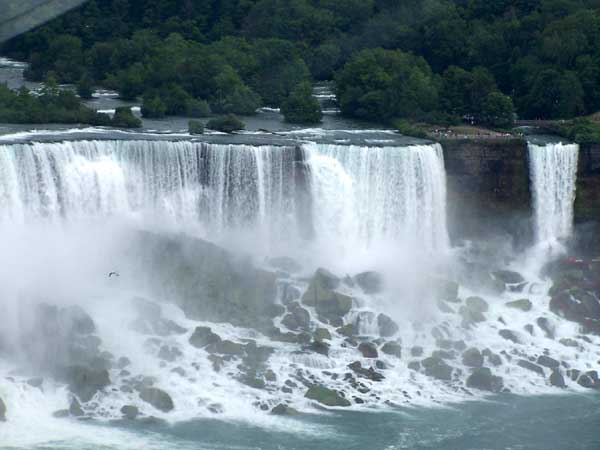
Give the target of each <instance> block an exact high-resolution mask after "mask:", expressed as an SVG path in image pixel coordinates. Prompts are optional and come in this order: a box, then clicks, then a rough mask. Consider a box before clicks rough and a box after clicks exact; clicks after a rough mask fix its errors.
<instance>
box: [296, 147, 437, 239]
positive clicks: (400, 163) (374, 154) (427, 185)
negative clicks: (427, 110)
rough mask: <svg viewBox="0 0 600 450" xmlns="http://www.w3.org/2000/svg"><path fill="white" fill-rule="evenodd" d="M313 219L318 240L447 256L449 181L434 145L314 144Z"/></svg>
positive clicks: (310, 153) (310, 162)
mask: <svg viewBox="0 0 600 450" xmlns="http://www.w3.org/2000/svg"><path fill="white" fill-rule="evenodd" d="M307 150H308V155H309V158H310V159H309V164H310V168H311V171H312V191H313V195H312V198H313V206H314V209H313V215H314V224H315V229H316V230H318V231H317V234H318V238H319V239H320V240H321V241H323V242H331V241H334V242H340V240H341V241H343V246H344V247H345V248H346V249H348V248H354V249H356V248H359V249H362V248H365V247H369V246H370V245H374V244H381V243H389V242H398V241H408V242H417V246H418V247H419V248H420V249H426V250H428V251H443V250H444V249H446V248H447V247H448V234H447V230H446V177H445V171H444V159H443V154H442V148H441V146H440V145H439V144H434V145H411V146H407V147H366V146H355V145H334V144H311V145H308V146H307Z"/></svg>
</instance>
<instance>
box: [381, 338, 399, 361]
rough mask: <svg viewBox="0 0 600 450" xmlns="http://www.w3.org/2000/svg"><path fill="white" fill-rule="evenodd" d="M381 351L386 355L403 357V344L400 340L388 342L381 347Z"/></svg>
mask: <svg viewBox="0 0 600 450" xmlns="http://www.w3.org/2000/svg"><path fill="white" fill-rule="evenodd" d="M381 352H382V353H385V354H386V355H392V356H395V357H396V358H401V357H402V346H401V345H400V344H399V343H398V342H386V343H385V344H383V347H381Z"/></svg>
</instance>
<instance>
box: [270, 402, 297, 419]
mask: <svg viewBox="0 0 600 450" xmlns="http://www.w3.org/2000/svg"><path fill="white" fill-rule="evenodd" d="M271 414H274V415H276V416H295V415H297V414H299V413H298V411H296V410H295V409H294V408H292V407H290V406H288V405H284V404H283V403H279V404H278V405H277V406H275V407H274V408H273V409H272V410H271Z"/></svg>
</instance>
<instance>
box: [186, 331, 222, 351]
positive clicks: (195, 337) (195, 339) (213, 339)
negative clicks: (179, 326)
mask: <svg viewBox="0 0 600 450" xmlns="http://www.w3.org/2000/svg"><path fill="white" fill-rule="evenodd" d="M189 342H190V344H192V345H193V346H194V347H196V348H203V347H206V346H207V345H210V344H216V343H218V342H221V338H220V337H219V335H218V334H215V333H213V332H212V330H211V329H210V328H209V327H196V329H195V330H194V334H192V336H191V337H190V340H189Z"/></svg>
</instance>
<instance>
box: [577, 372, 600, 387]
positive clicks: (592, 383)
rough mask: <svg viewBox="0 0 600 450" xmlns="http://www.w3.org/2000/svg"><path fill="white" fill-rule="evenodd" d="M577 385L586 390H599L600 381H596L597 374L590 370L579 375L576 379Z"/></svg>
mask: <svg viewBox="0 0 600 450" xmlns="http://www.w3.org/2000/svg"><path fill="white" fill-rule="evenodd" d="M577 384H579V385H580V386H582V387H584V388H588V389H600V380H599V379H598V372H596V371H595V370H592V371H589V372H586V373H584V374H581V375H579V377H578V378H577Z"/></svg>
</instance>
